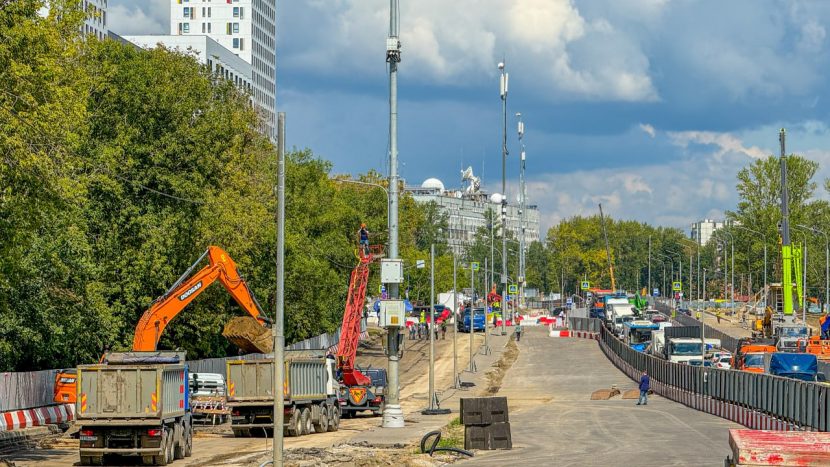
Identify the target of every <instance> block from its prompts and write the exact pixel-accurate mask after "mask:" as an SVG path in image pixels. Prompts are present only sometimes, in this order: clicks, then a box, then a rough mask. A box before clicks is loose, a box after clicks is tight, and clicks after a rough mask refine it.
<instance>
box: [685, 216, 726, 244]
mask: <svg viewBox="0 0 830 467" xmlns="http://www.w3.org/2000/svg"><path fill="white" fill-rule="evenodd" d="M723 225H724V223H723V222H719V221H714V220H712V219H703V220H702V221H697V222H695V223H694V224H692V235H691V237H692V240H694V241H696V242H697V243H698V245H701V246H703V245H706V244H707V243H709V239H711V238H712V234H714V233H715V231H716V230H718V229H722V228H723Z"/></svg>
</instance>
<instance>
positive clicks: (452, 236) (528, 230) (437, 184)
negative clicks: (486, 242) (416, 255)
mask: <svg viewBox="0 0 830 467" xmlns="http://www.w3.org/2000/svg"><path fill="white" fill-rule="evenodd" d="M465 174H468V176H467V177H465V180H466V181H469V182H470V184H469V186H467V187H466V188H462V189H457V190H447V189H445V188H444V184H443V183H442V182H441V181H440V180H438V179H435V178H430V179H427V180H425V181H424V183H422V184H421V185H420V186H407V187H406V188H405V191H406V192H407V193H409V194H410V195H412V198H413V199H414V200H415V201H416V202H418V203H429V202H435V204H436V205H437V206H438V209H439V211H440V212H441V213H446V214H447V218H448V224H449V226H448V227H449V232H447V233H446V235H447V244H448V246H449V247H450V248H451V249H452V251H453V252H454V253H456V254H458V255H461V254H464V252H465V250H466V248H467V247H468V246H470V245H472V244H473V242H474V240H475V234H476V231H477V230H478V229H479V228H480V227H484V228H487V227H488V225H487V218H486V217H485V213H486V212H487V211H488V210H492V211H493V213H495V215H496V220H497V223H498V222H500V218H501V216H500V213H501V195H499V194H493V195H490V194H488V193H486V192H484V191H483V190H482V189H481V187H480V179H479V178H478V177H475V176H473V175H472V171H471V170H470V169H468V170H467V171H465ZM524 225H525V240H526V244H528V245H529V244H530V243H531V242H534V241H539V239H540V232H539V230H540V218H539V208H538V207H537V206H535V205H528V206H527V210H526V212H525V218H524ZM496 227H497V228H498V225H497V226H496ZM507 231H508V232H510V233H511V234H512V237H513V238H515V239H518V238H519V236H520V235H521V210H520V209H519V205H518V203H513V204H508V205H507ZM500 245H501V244H499V245H498V246H497V247H496V249H497V250H498V251H499V255H501V246H500Z"/></svg>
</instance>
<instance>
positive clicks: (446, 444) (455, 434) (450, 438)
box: [438, 417, 464, 449]
mask: <svg viewBox="0 0 830 467" xmlns="http://www.w3.org/2000/svg"><path fill="white" fill-rule="evenodd" d="M438 447H442V448H461V449H463V448H464V425H462V424H461V418H459V417H455V418H454V419H452V420H451V421H450V423H449V424H447V426H445V427H444V429H443V430H441V441H439V442H438Z"/></svg>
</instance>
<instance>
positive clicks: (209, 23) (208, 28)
mask: <svg viewBox="0 0 830 467" xmlns="http://www.w3.org/2000/svg"><path fill="white" fill-rule="evenodd" d="M208 32H210V23H208Z"/></svg>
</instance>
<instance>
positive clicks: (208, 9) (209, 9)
mask: <svg viewBox="0 0 830 467" xmlns="http://www.w3.org/2000/svg"><path fill="white" fill-rule="evenodd" d="M207 17H208V18H210V7H208V15H207Z"/></svg>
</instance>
